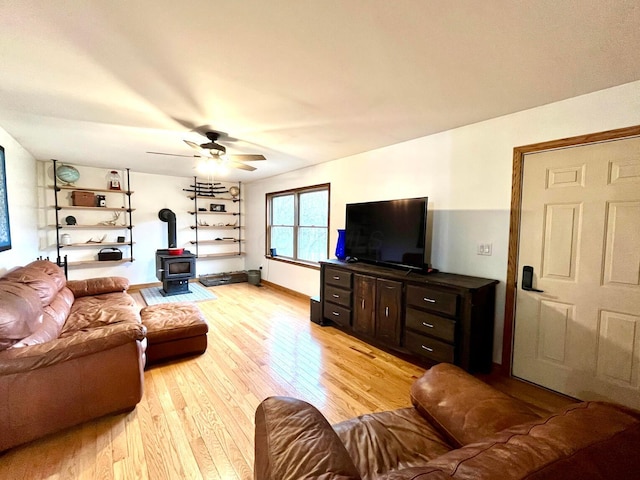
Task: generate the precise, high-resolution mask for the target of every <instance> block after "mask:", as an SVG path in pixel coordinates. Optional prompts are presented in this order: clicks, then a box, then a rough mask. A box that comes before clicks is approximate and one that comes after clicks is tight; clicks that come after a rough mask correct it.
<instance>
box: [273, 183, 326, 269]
mask: <svg viewBox="0 0 640 480" xmlns="http://www.w3.org/2000/svg"><path fill="white" fill-rule="evenodd" d="M271 248H275V249H276V255H277V257H278V258H279V259H284V260H290V261H293V262H300V263H316V262H318V261H319V260H324V259H326V258H329V184H324V185H315V186H313V187H305V188H297V189H294V190H286V191H283V192H276V193H268V194H267V251H269V249H271Z"/></svg>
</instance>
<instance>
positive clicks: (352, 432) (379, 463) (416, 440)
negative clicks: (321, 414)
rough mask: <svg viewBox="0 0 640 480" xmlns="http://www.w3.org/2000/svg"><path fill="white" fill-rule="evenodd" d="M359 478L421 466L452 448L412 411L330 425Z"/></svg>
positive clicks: (402, 410)
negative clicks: (358, 473)
mask: <svg viewBox="0 0 640 480" xmlns="http://www.w3.org/2000/svg"><path fill="white" fill-rule="evenodd" d="M333 429H334V430H335V431H336V433H337V434H338V437H339V438H340V440H341V441H342V443H344V446H345V447H346V449H347V451H348V452H349V455H350V456H351V459H352V460H353V463H354V465H355V466H356V468H357V469H358V471H359V472H360V476H361V477H362V478H365V479H366V478H377V475H379V474H380V473H387V472H391V471H394V470H402V469H405V468H410V467H414V466H420V465H422V466H424V465H425V464H426V463H427V462H428V461H429V460H431V459H433V458H436V457H438V456H440V455H442V454H444V453H446V452H448V451H449V450H451V445H449V443H448V442H447V440H446V439H445V438H444V436H443V435H442V434H441V433H440V432H438V430H436V429H435V428H434V427H432V426H431V425H430V424H429V423H428V422H427V421H426V420H425V419H424V417H423V416H422V415H420V414H419V413H418V412H417V411H416V409H415V408H413V407H410V408H402V409H399V410H393V411H388V412H378V413H371V414H367V415H362V416H360V417H357V418H353V419H350V420H346V421H344V422H341V423H338V424H336V425H334V426H333Z"/></svg>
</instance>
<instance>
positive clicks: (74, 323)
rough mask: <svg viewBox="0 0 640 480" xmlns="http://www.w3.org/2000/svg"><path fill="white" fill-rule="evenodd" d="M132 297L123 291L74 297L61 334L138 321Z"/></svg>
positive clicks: (138, 316) (138, 317)
mask: <svg viewBox="0 0 640 480" xmlns="http://www.w3.org/2000/svg"><path fill="white" fill-rule="evenodd" d="M135 306H136V304H135V300H134V299H133V297H132V296H131V295H129V294H127V293H125V292H118V293H106V294H104V295H96V296H88V297H80V298H76V299H75V301H74V303H73V305H72V306H71V312H70V313H69V316H68V318H67V321H66V322H65V324H64V327H63V329H62V333H61V336H62V337H64V336H66V335H69V334H72V333H73V332H76V331H78V330H84V329H89V328H96V327H99V326H103V325H110V324H113V323H121V322H131V323H140V315H139V313H138V310H137V309H134V308H132V307H135Z"/></svg>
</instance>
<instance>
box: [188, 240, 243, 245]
mask: <svg viewBox="0 0 640 480" xmlns="http://www.w3.org/2000/svg"><path fill="white" fill-rule="evenodd" d="M243 241H244V240H201V241H199V242H196V241H195V240H191V241H190V242H189V243H190V244H191V245H196V244H199V245H230V244H234V243H239V242H243Z"/></svg>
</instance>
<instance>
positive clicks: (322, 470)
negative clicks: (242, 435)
mask: <svg viewBox="0 0 640 480" xmlns="http://www.w3.org/2000/svg"><path fill="white" fill-rule="evenodd" d="M255 420H256V427H255V468H254V478H255V479H256V480H263V479H264V480H267V479H268V480H287V479H294V478H295V479H298V478H307V479H313V478H322V479H323V480H324V479H326V480H329V479H340V480H351V479H353V480H355V479H360V474H359V473H358V471H357V469H356V467H355V465H354V464H353V461H352V460H351V457H350V456H349V453H348V452H347V450H346V449H345V447H344V445H343V444H342V442H341V441H340V439H339V438H338V436H337V435H336V433H335V431H334V430H333V428H332V427H331V425H329V422H327V420H326V419H325V418H324V416H323V415H322V414H321V413H320V412H319V411H318V410H317V409H316V408H315V407H313V406H312V405H310V404H308V403H307V402H304V401H302V400H297V399H295V398H290V397H269V398H267V399H265V400H264V401H262V403H260V405H259V406H258V408H257V409H256V416H255Z"/></svg>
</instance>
